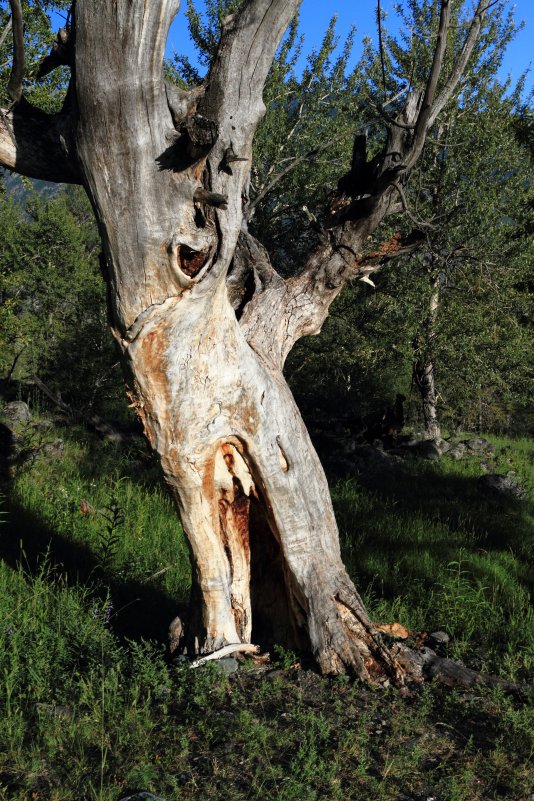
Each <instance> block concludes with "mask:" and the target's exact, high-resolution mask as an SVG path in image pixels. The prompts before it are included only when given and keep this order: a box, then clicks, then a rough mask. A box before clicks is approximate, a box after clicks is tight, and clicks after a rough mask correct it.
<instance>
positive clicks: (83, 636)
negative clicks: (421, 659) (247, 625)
mask: <svg viewBox="0 0 534 801" xmlns="http://www.w3.org/2000/svg"><path fill="white" fill-rule="evenodd" d="M25 436H26V438H27V440H28V445H29V446H32V445H33V446H35V445H42V444H43V443H44V442H48V441H53V440H54V439H55V437H57V436H62V437H63V438H64V439H65V442H66V449H65V455H64V457H63V459H62V460H61V461H55V460H53V459H51V460H49V461H47V460H46V459H39V460H37V461H36V463H35V464H34V465H33V466H32V467H29V466H28V464H26V465H25V466H22V467H21V468H20V469H19V471H18V475H17V476H16V478H15V479H14V481H13V482H12V486H11V488H10V500H9V505H8V513H7V520H6V521H5V523H4V525H3V526H2V528H1V531H0V555H1V556H2V561H1V562H0V672H1V674H2V684H3V689H2V696H1V698H0V703H1V705H2V712H3V714H2V715H1V721H0V799H6V801H7V799H9V801H19V800H20V801H22V799H24V800H25V799H28V798H33V799H56V800H57V801H59V799H65V801H71V800H73V799H85V798H94V799H102V800H103V799H109V800H110V801H111V799H117V798H119V797H121V795H123V794H126V792H127V791H128V790H133V789H134V788H139V789H141V788H142V789H147V790H152V791H153V792H156V793H157V794H159V795H162V796H163V797H164V798H166V799H167V801H172V800H173V799H198V798H203V799H213V800H214V801H215V799H217V801H218V800H219V799H221V798H225V799H229V801H237V799H277V800H279V801H290V800H291V799H295V800H296V799H298V800H299V801H312V800H313V799H332V800H334V799H361V800H362V801H364V800H365V801H373V799H376V801H378V799H380V801H383V800H384V799H397V800H398V801H404V800H406V799H413V800H414V801H415V800H416V799H427V798H430V797H432V798H434V799H436V801H453V800H454V801H460V800H461V799H462V800H464V801H477V800H478V799H481V800H482V799H506V801H508V800H510V801H511V800H512V799H514V800H515V799H517V801H523V799H524V801H526V800H527V799H530V793H531V792H532V790H533V789H534V788H533V787H532V775H533V759H534V715H533V713H532V709H531V708H530V707H529V706H528V705H526V704H521V703H519V702H513V701H511V700H510V699H507V698H505V697H503V696H502V694H500V693H498V692H489V691H477V692H476V693H463V694H460V693H457V692H453V691H447V690H443V689H441V688H437V687H428V688H425V690H424V691H422V692H421V693H420V694H419V695H418V696H417V697H415V698H411V699H403V698H401V697H399V696H398V694H395V693H394V692H390V691H380V692H378V691H371V690H369V689H367V688H365V687H362V686H360V685H358V684H352V683H350V682H347V681H345V680H341V679H338V680H335V681H333V680H328V679H322V678H320V677H318V676H316V675H315V674H313V673H311V672H310V671H304V670H302V669H300V668H299V667H297V666H296V664H298V663H296V662H295V659H294V657H293V656H292V655H291V654H287V653H285V652H283V651H282V650H279V651H278V652H277V654H278V655H277V658H276V659H277V664H276V668H277V669H276V670H274V671H270V672H268V673H267V674H266V675H264V676H262V677H261V678H260V677H258V676H257V675H255V674H254V670H253V669H252V668H251V669H250V670H249V671H247V670H242V671H240V673H239V674H238V676H237V677H235V678H233V679H231V680H230V681H229V680H228V679H226V678H225V677H222V676H221V675H220V674H219V673H217V672H216V670H213V669H202V670H198V671H190V670H189V669H187V668H185V667H183V666H180V665H169V664H168V663H167V661H166V659H165V653H164V644H163V643H164V637H165V629H166V626H167V624H168V622H169V620H170V619H171V617H172V616H173V615H174V614H175V613H176V610H177V609H179V608H180V605H183V604H184V603H185V602H186V599H187V594H188V589H189V583H190V572H189V564H188V557H187V547H186V544H185V542H184V538H183V535H182V533H181V531H180V528H179V526H178V524H177V522H176V519H175V515H174V511H173V508H172V505H171V503H170V501H169V499H168V497H167V496H166V495H165V492H164V490H162V489H161V488H160V486H159V484H158V480H157V471H156V470H155V469H154V467H153V466H152V464H151V462H150V460H149V459H148V458H147V457H146V455H145V453H144V451H143V449H142V448H136V447H134V448H132V449H130V451H129V452H125V451H124V450H123V451H120V450H117V448H116V447H115V446H113V445H111V444H106V443H102V442H100V441H98V440H96V439H94V438H92V437H91V436H89V435H88V434H87V433H84V432H82V431H81V430H78V431H73V430H71V431H70V433H69V435H68V436H67V433H66V432H65V431H47V432H46V433H44V434H36V432H35V430H34V429H28V430H27V431H26V434H25ZM37 440H38V441H37ZM492 441H493V442H494V443H495V444H496V445H497V456H496V460H495V462H496V463H495V467H496V469H497V470H498V471H499V472H506V471H507V470H510V469H514V470H516V471H517V472H518V474H519V476H520V478H521V480H522V481H523V483H524V484H525V486H527V487H528V489H529V490H530V492H531V498H532V491H533V490H534V466H533V463H532V443H530V442H528V441H514V442H511V441H504V440H503V441H501V440H496V439H494V438H492ZM503 449H504V450H503ZM479 461H480V460H478V461H476V460H470V461H465V462H458V463H455V462H453V461H452V460H448V459H443V460H442V461H441V462H440V463H439V464H434V463H432V464H429V463H412V464H411V465H410V466H408V467H407V469H406V472H405V473H404V474H401V475H391V476H389V477H387V478H386V477H384V479H383V480H382V481H381V482H380V485H379V486H378V487H377V486H376V485H375V486H374V487H373V488H369V487H368V488H365V487H362V486H358V484H357V483H356V482H354V481H351V482H347V483H344V484H340V485H338V486H337V487H336V488H335V490H334V497H335V503H336V508H337V513H338V518H339V521H340V528H341V536H342V544H343V548H344V554H345V558H346V561H347V563H348V565H349V567H350V570H351V572H352V574H353V576H354V578H355V579H356V581H357V584H358V586H359V587H360V588H362V590H363V591H364V595H365V597H366V601H367V603H368V606H369V608H370V609H371V612H372V614H373V616H374V618H375V619H377V620H379V619H380V620H388V621H391V620H399V621H400V622H402V623H404V624H405V625H407V626H409V627H410V628H413V629H415V630H427V631H428V630H435V629H438V628H440V629H444V630H446V631H447V632H449V633H450V634H451V635H452V640H451V643H450V645H449V646H448V647H449V653H450V654H451V655H453V656H457V657H460V658H462V659H463V660H464V661H465V662H466V663H468V664H470V665H472V666H475V667H481V668H483V669H485V670H491V671H494V672H497V673H499V674H501V675H503V676H506V677H509V678H514V679H516V680H519V681H528V680H529V678H531V677H532V672H533V671H532V668H533V666H534V615H533V613H532V608H531V606H530V605H529V591H530V590H531V589H532V581H533V576H532V572H529V554H531V552H532V544H533V539H534V537H533V529H532V520H533V519H532V516H531V513H530V514H529V505H528V503H527V502H515V503H514V502H509V503H504V502H502V501H495V500H493V499H487V498H485V497H484V496H482V495H481V494H480V492H479V491H478V489H477V486H476V478H477V476H479V475H480V467H479ZM83 501H85V502H86V504H84V503H82V502H83ZM87 504H88V505H87ZM89 507H90V508H89ZM91 510H92V511H91ZM94 510H99V511H94ZM110 520H111V521H114V522H112V523H110ZM164 568H169V569H167V570H166V571H165V572H164V573H162V574H161V575H159V576H156V577H153V574H155V573H157V572H158V571H160V570H162V569H164ZM148 637H152V640H151V641H148V639H147V638H148Z"/></svg>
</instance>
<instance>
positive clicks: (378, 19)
mask: <svg viewBox="0 0 534 801" xmlns="http://www.w3.org/2000/svg"><path fill="white" fill-rule="evenodd" d="M376 22H377V25H378V48H379V50H380V67H381V69H382V88H383V89H384V94H386V67H385V65H384V42H383V41H382V12H381V9H380V0H376Z"/></svg>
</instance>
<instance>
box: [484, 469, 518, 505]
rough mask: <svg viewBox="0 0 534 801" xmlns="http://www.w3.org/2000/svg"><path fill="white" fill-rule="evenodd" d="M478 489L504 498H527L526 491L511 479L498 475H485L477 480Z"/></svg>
mask: <svg viewBox="0 0 534 801" xmlns="http://www.w3.org/2000/svg"><path fill="white" fill-rule="evenodd" d="M478 484H479V486H480V488H481V489H482V490H483V491H484V492H487V493H489V494H490V495H501V496H503V497H505V498H516V499H520V500H522V499H524V498H526V497H527V491H526V489H525V488H524V487H523V486H522V485H521V484H520V483H519V482H518V481H515V480H514V479H513V478H510V477H509V476H502V475H500V474H499V473H487V474H486V475H485V476H480V478H479V479H478Z"/></svg>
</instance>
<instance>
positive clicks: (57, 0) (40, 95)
mask: <svg viewBox="0 0 534 801" xmlns="http://www.w3.org/2000/svg"><path fill="white" fill-rule="evenodd" d="M70 5H71V3H70V0H54V1H53V2H47V0H32V1H29V0H26V2H23V4H22V10H23V15H24V56H25V74H24V96H25V97H26V99H27V100H29V101H30V102H31V103H33V104H34V105H35V106H37V107H38V108H40V109H42V110H43V111H46V112H49V113H51V112H55V111H59V109H60V108H61V106H62V103H63V100H64V97H65V92H66V88H67V84H68V80H69V77H70V70H68V69H67V68H66V67H61V68H60V69H57V70H54V71H53V72H51V73H50V74H49V75H47V76H45V77H44V78H43V79H42V80H40V81H39V82H37V79H36V76H37V71H38V68H39V65H40V63H41V61H42V60H43V58H44V57H45V56H46V55H47V54H48V53H49V51H50V49H51V47H52V44H53V42H54V40H55V38H56V32H55V31H54V30H53V29H52V26H51V23H50V16H49V14H50V12H51V11H56V12H59V13H60V14H61V15H62V16H63V17H65V19H66V16H67V11H68V9H69V7H70ZM9 18H10V8H9V3H8V2H6V0H0V32H2V31H3V30H4V28H5V26H6V24H7V22H8V20H9ZM12 46H13V45H12V37H11V36H7V37H6V40H5V42H4V43H3V45H2V46H1V47H0V105H2V106H4V107H5V106H6V105H9V99H8V98H7V95H6V87H7V82H8V80H9V75H10V71H11V60H12Z"/></svg>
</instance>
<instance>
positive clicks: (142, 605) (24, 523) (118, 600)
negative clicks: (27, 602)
mask: <svg viewBox="0 0 534 801" xmlns="http://www.w3.org/2000/svg"><path fill="white" fill-rule="evenodd" d="M5 508H6V511H7V516H6V518H5V521H4V525H2V527H1V529H0V559H2V560H3V561H4V562H5V563H6V564H8V565H9V566H10V567H11V568H13V569H14V570H15V569H17V568H18V567H19V565H20V566H21V567H22V569H23V570H24V571H25V572H27V573H29V574H30V575H34V574H36V573H38V572H39V570H40V568H41V567H42V565H43V562H44V561H45V560H46V561H47V562H48V564H49V565H50V566H51V567H52V568H54V571H52V575H54V573H55V575H56V576H58V577H61V578H62V579H64V578H66V579H67V581H68V583H69V584H70V585H75V584H78V585H81V586H84V587H88V588H90V589H91V591H92V592H94V594H95V596H98V597H101V598H103V599H105V598H106V597H107V596H109V597H111V599H112V601H113V607H114V609H115V613H114V614H113V616H112V618H111V621H110V626H111V628H112V630H113V631H114V632H115V633H116V634H117V635H118V636H119V637H121V638H128V639H132V640H140V639H152V640H154V639H156V640H158V641H160V642H166V641H167V630H168V626H169V623H170V621H171V620H172V619H173V618H174V617H175V616H176V615H177V614H180V616H183V615H184V608H183V607H181V608H180V607H179V605H177V604H176V602H175V601H173V600H172V598H170V597H169V596H168V595H167V594H165V593H164V592H162V591H160V590H158V589H157V588H156V587H154V586H151V585H150V584H148V583H142V582H139V581H133V580H128V579H124V580H123V579H121V578H120V577H118V576H117V575H116V574H115V573H113V572H112V571H107V570H105V569H103V568H102V565H101V564H100V563H99V560H98V558H97V556H96V555H95V554H94V553H93V552H92V551H91V550H90V549H89V548H86V547H84V546H83V545H80V544H79V543H76V542H72V541H71V540H69V539H67V538H66V537H64V536H62V535H60V534H57V533H56V532H54V531H52V530H51V529H50V528H48V527H47V526H45V525H43V522H42V521H41V520H39V518H38V517H36V516H35V515H34V514H31V513H29V512H28V511H27V510H26V509H24V508H23V507H22V506H21V505H20V504H19V503H17V501H16V500H13V499H10V498H9V495H8V497H7V503H6V507H5Z"/></svg>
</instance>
